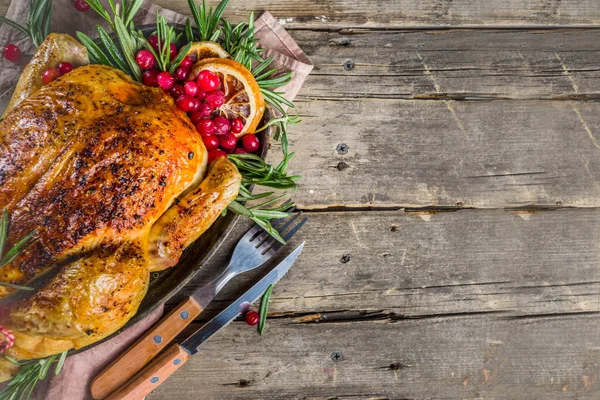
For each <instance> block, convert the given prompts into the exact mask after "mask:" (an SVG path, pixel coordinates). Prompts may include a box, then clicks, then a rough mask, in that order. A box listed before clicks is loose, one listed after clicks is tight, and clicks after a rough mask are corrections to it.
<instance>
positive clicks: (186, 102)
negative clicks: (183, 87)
mask: <svg viewBox="0 0 600 400" xmlns="http://www.w3.org/2000/svg"><path fill="white" fill-rule="evenodd" d="M175 104H176V105H177V108H179V109H180V110H181V111H185V112H188V111H192V108H193V107H194V98H193V97H191V96H188V95H187V94H184V95H182V96H179V97H178V98H177V100H175Z"/></svg>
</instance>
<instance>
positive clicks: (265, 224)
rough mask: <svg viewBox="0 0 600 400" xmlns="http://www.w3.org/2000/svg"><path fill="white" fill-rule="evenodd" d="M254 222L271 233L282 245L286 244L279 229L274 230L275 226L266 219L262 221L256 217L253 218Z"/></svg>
mask: <svg viewBox="0 0 600 400" xmlns="http://www.w3.org/2000/svg"><path fill="white" fill-rule="evenodd" d="M251 219H252V221H254V222H255V223H256V224H257V225H258V226H260V227H261V228H263V229H264V230H265V231H267V232H268V233H269V235H271V236H273V238H274V239H275V240H277V241H278V242H279V243H281V244H285V240H283V238H282V237H281V235H280V234H279V232H277V229H275V228H273V225H271V223H270V222H269V220H266V219H260V218H256V217H251Z"/></svg>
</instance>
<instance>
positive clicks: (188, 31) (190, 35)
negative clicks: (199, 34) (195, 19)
mask: <svg viewBox="0 0 600 400" xmlns="http://www.w3.org/2000/svg"><path fill="white" fill-rule="evenodd" d="M185 39H186V40H187V41H188V42H193V41H194V31H193V30H192V22H191V21H190V19H189V18H188V19H186V20H185Z"/></svg>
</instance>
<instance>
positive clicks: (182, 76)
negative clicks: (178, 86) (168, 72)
mask: <svg viewBox="0 0 600 400" xmlns="http://www.w3.org/2000/svg"><path fill="white" fill-rule="evenodd" d="M189 75H190V70H189V69H186V68H181V67H180V68H177V69H176V70H175V73H174V74H173V76H174V77H175V79H176V80H178V81H185V80H186V79H187V77H188V76H189Z"/></svg>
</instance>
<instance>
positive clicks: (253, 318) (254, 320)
mask: <svg viewBox="0 0 600 400" xmlns="http://www.w3.org/2000/svg"><path fill="white" fill-rule="evenodd" d="M259 319H260V316H259V315H258V313H257V312H256V311H248V312H247V313H246V323H247V324H248V325H250V326H254V325H256V324H258V320H259Z"/></svg>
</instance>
